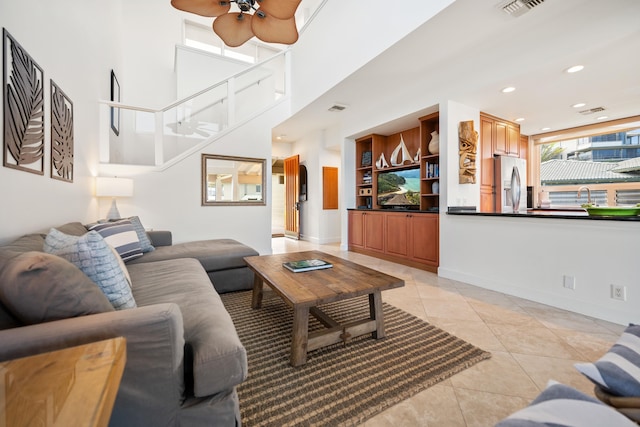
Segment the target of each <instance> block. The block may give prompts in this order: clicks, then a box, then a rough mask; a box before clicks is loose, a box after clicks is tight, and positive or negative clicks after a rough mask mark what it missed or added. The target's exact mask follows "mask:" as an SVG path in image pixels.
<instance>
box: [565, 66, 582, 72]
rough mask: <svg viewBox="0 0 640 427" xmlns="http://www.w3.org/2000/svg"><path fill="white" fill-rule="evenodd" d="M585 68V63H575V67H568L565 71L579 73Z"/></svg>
mask: <svg viewBox="0 0 640 427" xmlns="http://www.w3.org/2000/svg"><path fill="white" fill-rule="evenodd" d="M583 69H584V65H574V66H573V67H569V68H567V69H566V70H565V71H566V72H567V73H577V72H578V71H582V70H583Z"/></svg>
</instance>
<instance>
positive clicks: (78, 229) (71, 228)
mask: <svg viewBox="0 0 640 427" xmlns="http://www.w3.org/2000/svg"><path fill="white" fill-rule="evenodd" d="M55 229H56V230H58V231H60V232H61V233H64V234H68V235H70V236H83V235H85V234H86V233H87V228H86V227H85V226H84V225H82V223H80V222H68V223H66V224H63V225H60V226H58V227H55Z"/></svg>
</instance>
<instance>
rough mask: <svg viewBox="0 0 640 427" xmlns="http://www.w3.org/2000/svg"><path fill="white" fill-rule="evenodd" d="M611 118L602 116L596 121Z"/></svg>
mask: <svg viewBox="0 0 640 427" xmlns="http://www.w3.org/2000/svg"><path fill="white" fill-rule="evenodd" d="M608 118H609V116H600V117H598V118H596V120H604V119H608Z"/></svg>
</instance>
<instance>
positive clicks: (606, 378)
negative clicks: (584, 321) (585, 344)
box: [574, 325, 640, 397]
mask: <svg viewBox="0 0 640 427" xmlns="http://www.w3.org/2000/svg"><path fill="white" fill-rule="evenodd" d="M574 366H575V367H576V369H577V370H578V371H580V372H581V373H582V374H584V375H585V376H586V377H587V378H589V379H590V380H591V381H593V382H594V383H595V384H597V385H598V386H600V387H601V388H602V389H603V390H604V391H606V392H607V393H609V394H613V395H615V396H622V397H638V396H640V325H629V326H628V327H627V329H625V330H624V332H623V333H622V336H621V337H620V338H619V339H618V341H616V343H615V344H614V345H613V346H612V347H611V348H610V349H609V351H608V352H607V353H606V354H605V355H604V356H602V357H601V358H600V359H598V361H596V362H595V363H576V364H575V365H574Z"/></svg>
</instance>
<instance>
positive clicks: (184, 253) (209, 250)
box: [133, 239, 259, 271]
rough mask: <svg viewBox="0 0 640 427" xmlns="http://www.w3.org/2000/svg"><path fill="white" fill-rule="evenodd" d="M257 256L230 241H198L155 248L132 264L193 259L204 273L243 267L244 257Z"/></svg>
mask: <svg viewBox="0 0 640 427" xmlns="http://www.w3.org/2000/svg"><path fill="white" fill-rule="evenodd" d="M254 255H259V254H258V252H256V251H255V250H254V249H252V248H250V247H248V246H246V245H243V244H242V243H240V242H238V241H236V240H232V239H212V240H198V241H194V242H187V243H178V244H175V245H171V246H161V247H157V248H156V250H155V251H153V252H150V253H146V254H144V256H143V257H141V258H138V259H136V260H134V261H133V262H134V263H140V262H151V261H160V260H166V259H176V258H195V259H197V260H198V261H200V263H201V264H202V266H203V267H204V269H205V270H206V271H216V270H226V269H228V268H239V267H245V266H246V263H245V262H244V257H246V256H254Z"/></svg>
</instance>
